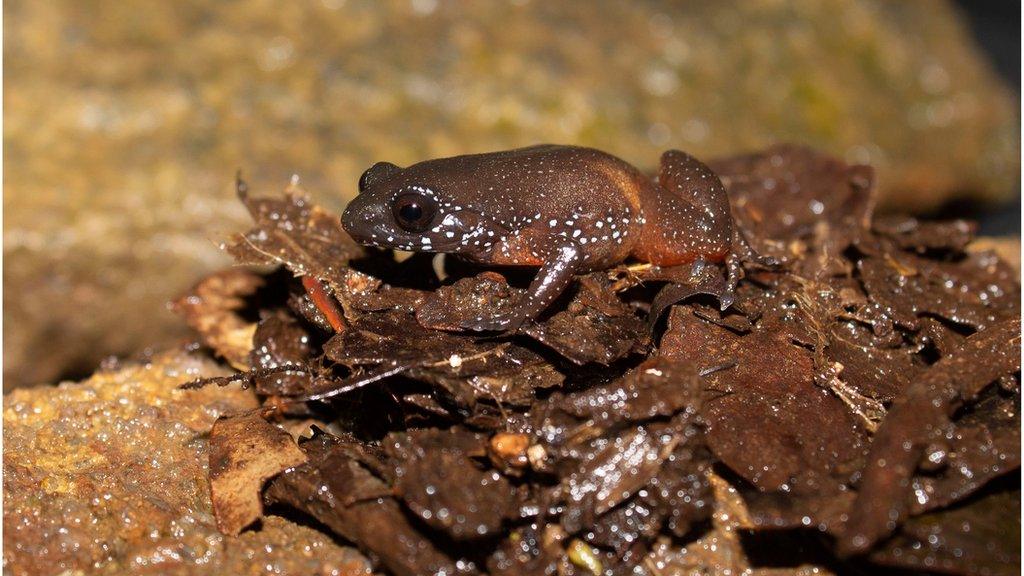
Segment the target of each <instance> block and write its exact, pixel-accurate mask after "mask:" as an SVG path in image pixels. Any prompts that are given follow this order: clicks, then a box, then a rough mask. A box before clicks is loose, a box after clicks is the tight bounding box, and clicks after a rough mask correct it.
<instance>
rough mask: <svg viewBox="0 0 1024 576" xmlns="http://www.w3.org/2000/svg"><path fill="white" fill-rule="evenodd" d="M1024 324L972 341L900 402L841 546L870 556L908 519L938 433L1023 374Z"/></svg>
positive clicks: (879, 437)
mask: <svg viewBox="0 0 1024 576" xmlns="http://www.w3.org/2000/svg"><path fill="white" fill-rule="evenodd" d="M1020 338H1021V324H1020V319H1019V318H1015V319H1012V320H1008V321H1005V322H1002V323H999V324H996V325H995V326H993V327H992V328H989V329H988V330H982V331H981V332H978V333H977V334H974V335H973V336H971V337H969V338H967V339H966V340H965V341H964V342H963V344H962V346H961V347H960V348H959V349H958V350H956V351H955V352H953V353H952V354H950V355H949V356H946V357H945V358H942V359H941V360H939V361H938V362H936V363H935V364H934V365H932V367H931V368H929V369H928V370H927V371H926V372H925V373H924V374H922V375H921V377H920V378H918V379H917V380H915V381H914V382H913V383H912V384H911V385H910V386H908V387H907V389H906V390H905V391H904V393H903V394H902V395H901V396H900V397H899V398H897V399H896V401H895V403H894V404H893V406H892V408H891V409H890V410H889V413H888V415H887V416H886V418H885V420H884V421H883V422H882V426H881V428H879V430H878V433H877V434H875V438H874V441H873V443H872V445H871V452H870V455H869V458H868V465H867V467H866V468H865V469H864V477H863V479H862V481H861V483H860V486H859V491H858V496H857V501H856V503H855V505H854V506H853V507H852V508H851V515H850V521H849V523H848V524H847V526H846V529H845V532H844V535H843V539H842V540H841V542H840V544H841V546H842V549H843V550H844V551H847V552H862V551H865V550H867V549H868V548H869V547H870V546H871V545H872V544H873V543H875V542H876V541H878V540H879V539H880V538H882V537H884V536H887V535H888V534H890V533H891V532H892V531H893V529H894V528H895V524H896V523H897V522H899V521H901V520H904V519H906V517H907V510H908V508H909V506H910V502H911V499H912V494H911V478H912V476H913V474H914V472H915V470H916V469H917V467H918V464H919V463H920V462H921V461H922V456H923V454H924V450H925V448H926V447H927V446H928V445H929V444H930V443H931V442H932V441H934V440H936V439H938V438H936V432H938V431H941V430H943V429H944V428H945V427H946V426H947V425H948V423H949V417H950V415H951V413H952V412H953V410H954V409H955V408H956V407H958V406H960V405H962V404H963V403H964V402H965V401H969V400H970V399H972V398H973V397H975V396H976V395H977V394H978V393H980V392H981V390H982V389H983V388H985V387H986V386H988V384H990V383H991V382H993V381H995V380H996V379H998V378H999V377H1001V376H1004V375H1006V374H1010V373H1013V372H1016V371H1019V370H1020Z"/></svg>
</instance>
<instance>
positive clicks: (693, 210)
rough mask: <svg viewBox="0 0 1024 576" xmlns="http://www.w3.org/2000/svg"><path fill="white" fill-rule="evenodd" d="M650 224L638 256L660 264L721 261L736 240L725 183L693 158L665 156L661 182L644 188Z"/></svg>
mask: <svg viewBox="0 0 1024 576" xmlns="http://www.w3.org/2000/svg"><path fill="white" fill-rule="evenodd" d="M641 204H642V206H643V210H644V219H645V222H644V226H643V230H642V232H641V236H640V241H639V242H638V243H637V246H636V247H635V248H634V255H635V256H636V257H637V258H639V259H640V260H643V261H645V262H650V263H652V264H657V265H659V266H674V265H678V264H687V263H690V262H694V261H696V260H706V261H708V262H721V261H722V260H724V259H725V257H726V255H727V254H728V253H729V249H730V246H731V243H732V213H731V209H730V206H729V197H728V195H727V194H726V192H725V186H723V185H722V181H721V180H719V179H718V176H717V175H715V173H714V172H712V171H711V169H710V168H708V167H707V166H705V165H704V163H702V162H701V161H699V160H697V159H696V158H694V157H693V156H690V155H689V154H687V153H685V152H681V151H679V150H669V151H667V152H665V153H664V154H662V155H661V170H660V171H659V173H658V178H657V185H656V186H648V187H646V188H644V189H643V190H642V191H641Z"/></svg>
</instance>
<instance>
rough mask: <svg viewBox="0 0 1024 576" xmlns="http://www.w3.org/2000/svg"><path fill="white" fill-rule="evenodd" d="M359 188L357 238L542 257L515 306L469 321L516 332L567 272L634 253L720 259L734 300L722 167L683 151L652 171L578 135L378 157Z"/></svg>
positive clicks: (534, 261)
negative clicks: (572, 140)
mask: <svg viewBox="0 0 1024 576" xmlns="http://www.w3.org/2000/svg"><path fill="white" fill-rule="evenodd" d="M359 192H360V193H359V196H357V197H356V198H355V199H354V200H353V201H352V202H351V203H350V204H349V205H348V208H346V210H345V213H344V215H343V216H342V225H343V226H344V228H345V230H346V231H347V232H348V233H349V234H350V235H351V236H352V237H353V238H354V239H355V240H356V241H358V242H360V243H362V244H366V245H371V246H379V247H383V248H394V249H399V250H409V251H417V252H444V253H450V254H458V255H459V256H462V257H464V258H467V259H469V260H472V261H475V262H480V263H484V264H496V265H511V266H538V267H540V271H539V273H538V274H537V277H536V279H535V280H534V281H533V283H532V284H531V285H530V288H529V290H528V292H527V294H526V296H525V297H524V299H523V301H522V302H520V304H519V305H518V306H517V307H516V308H515V311H514V312H513V313H511V314H509V315H506V316H502V317H497V318H477V319H475V321H474V322H473V323H471V324H470V325H467V326H465V328H467V329H471V330H496V331H514V330H515V329H516V328H518V327H519V325H520V324H522V323H523V322H524V321H527V320H532V319H534V318H536V317H537V315H539V314H540V313H541V312H543V311H544V309H545V308H546V307H547V306H548V305H549V304H550V303H551V302H552V300H554V299H555V298H556V297H557V296H558V295H559V294H561V292H562V291H563V290H565V288H566V287H567V286H568V285H569V283H570V282H571V281H572V278H573V276H574V275H576V274H583V273H587V272H591V271H594V270H601V269H604V268H608V267H610V266H613V265H615V264H618V263H620V262H622V261H623V260H625V259H627V258H629V257H633V258H636V259H637V260H640V261H642V262H649V263H651V264H655V265H659V266H674V265H679V264H688V263H695V262H698V263H699V262H713V263H719V262H726V263H727V264H728V270H729V277H730V278H729V282H728V286H727V289H726V291H725V292H726V293H725V294H723V295H722V301H723V307H726V306H728V305H729V303H731V302H732V295H731V291H732V288H733V287H734V286H735V283H736V279H737V274H738V271H739V263H738V260H737V258H736V257H735V256H734V254H733V246H734V245H735V244H734V241H735V239H736V237H735V231H734V227H733V220H732V214H731V211H730V206H729V199H728V197H727V195H726V192H725V188H724V187H723V186H722V183H721V181H720V180H719V179H718V177H717V176H716V175H715V174H714V173H713V172H712V171H711V170H710V169H709V168H708V167H707V166H705V165H704V164H702V163H701V162H699V161H698V160H697V159H695V158H693V157H692V156H690V155H688V154H686V153H685V152H679V151H677V150H670V151H668V152H665V153H664V154H663V155H662V157H661V171H660V173H659V175H658V178H657V180H651V179H650V178H648V177H647V176H645V175H644V174H643V173H641V172H640V171H639V170H637V169H636V168H634V167H633V166H631V165H629V164H627V163H626V162H624V161H622V160H620V159H618V158H616V157H614V156H611V155H609V154H606V153H604V152H601V151H599V150H594V149H592V148H579V147H575V146H559V145H540V146H531V147H529V148H520V149H517V150H508V151H505V152H492V153H487V154H472V155H467V156H456V157H453V158H441V159H437V160H428V161H426V162H420V163H418V164H414V165H412V166H409V167H408V168H399V167H398V166H395V165H394V164H389V163H386V162H379V163H377V164H375V165H373V166H372V167H370V169H369V170H367V171H366V172H365V173H364V174H363V176H362V178H360V181H359ZM741 244H742V243H741ZM743 246H745V244H743ZM745 250H746V251H747V252H749V249H745Z"/></svg>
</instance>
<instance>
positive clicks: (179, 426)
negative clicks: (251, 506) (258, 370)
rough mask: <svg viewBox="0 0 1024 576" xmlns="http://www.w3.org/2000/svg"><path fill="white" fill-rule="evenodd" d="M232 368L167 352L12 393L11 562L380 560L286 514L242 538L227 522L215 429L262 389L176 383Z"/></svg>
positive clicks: (288, 570)
mask: <svg viewBox="0 0 1024 576" xmlns="http://www.w3.org/2000/svg"><path fill="white" fill-rule="evenodd" d="M220 373H223V369H221V368H218V367H217V366H216V365H215V364H214V363H213V362H211V361H209V360H206V359H202V358H201V357H199V356H196V355H191V354H187V353H185V352H166V353H161V354H158V355H156V356H154V357H153V358H152V359H151V360H149V361H148V362H146V363H144V364H138V365H127V366H124V367H120V368H114V369H110V370H103V371H100V372H98V373H97V374H96V375H95V376H93V377H91V378H89V379H87V380H84V381H82V382H80V383H64V384H61V385H60V386H58V387H56V388H53V387H38V388H34V389H25V390H16V391H14V392H12V393H10V394H8V395H6V396H5V397H4V403H3V409H4V414H3V416H4V429H3V440H4V453H3V466H4V494H3V498H4V506H3V508H4V533H3V544H4V547H3V563H4V573H5V574H17V575H23V574H24V575H34V574H57V573H68V574H71V573H82V572H89V573H96V574H124V573H132V574H167V573H174V574H197V575H198V574H210V573H218V574H244V573H248V572H250V571H251V569H252V567H253V566H273V567H274V568H275V570H277V571H278V572H280V573H285V574H369V564H368V563H367V561H366V560H365V559H364V558H363V557H362V556H360V555H359V554H358V553H357V552H355V551H354V550H353V549H351V548H343V547H340V546H338V545H337V544H335V543H334V542H333V541H332V540H331V539H330V538H329V537H326V536H324V535H323V534H321V533H319V532H317V531H315V530H312V529H310V528H305V527H302V526H298V525H296V524H293V523H292V522H290V521H288V520H285V519H282V518H277V517H273V516H270V517H267V518H265V519H264V521H263V525H262V529H260V530H256V531H249V532H246V533H243V534H242V535H241V536H239V537H237V538H230V537H226V536H223V535H221V534H220V533H219V532H218V531H217V527H216V525H215V522H214V518H213V511H212V508H211V504H210V493H209V484H208V482H207V479H206V476H207V435H208V433H209V430H210V427H211V425H212V424H213V422H214V420H216V419H217V417H218V416H220V415H221V414H225V413H232V412H237V411H241V410H247V409H251V408H254V407H255V406H256V405H257V402H256V398H255V396H254V395H253V394H252V393H251V392H250V391H248V390H242V389H240V388H239V387H238V386H237V385H234V386H230V387H225V388H217V387H208V388H204V389H199V390H177V389H176V387H177V386H178V385H179V384H181V383H183V382H186V381H188V380H191V379H193V378H195V377H197V376H200V375H202V376H212V375H217V374H220Z"/></svg>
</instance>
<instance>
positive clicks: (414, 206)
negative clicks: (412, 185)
mask: <svg viewBox="0 0 1024 576" xmlns="http://www.w3.org/2000/svg"><path fill="white" fill-rule="evenodd" d="M391 213H392V214H393V215H394V216H395V221H396V222H398V225H399V226H401V227H402V229H403V230H405V231H406V232H423V231H424V230H426V229H427V228H429V227H430V223H431V222H432V221H433V220H434V216H437V202H436V201H435V200H434V199H433V198H431V197H429V196H426V195H424V194H419V193H416V192H406V193H404V194H400V195H399V196H398V197H397V198H395V201H394V202H393V203H392V204H391Z"/></svg>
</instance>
